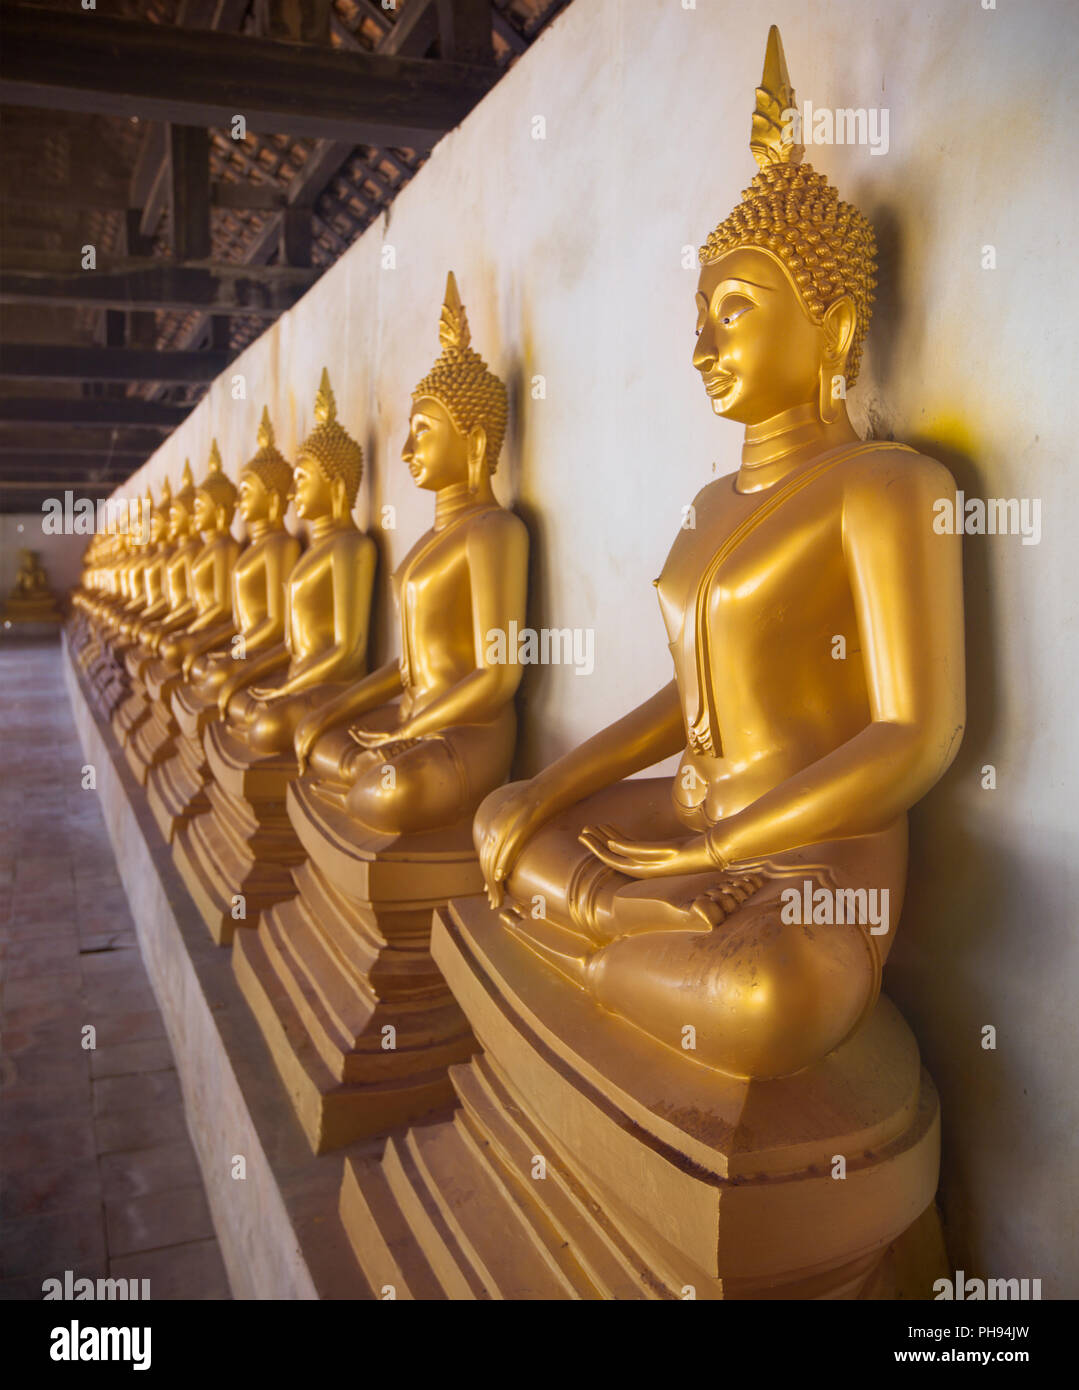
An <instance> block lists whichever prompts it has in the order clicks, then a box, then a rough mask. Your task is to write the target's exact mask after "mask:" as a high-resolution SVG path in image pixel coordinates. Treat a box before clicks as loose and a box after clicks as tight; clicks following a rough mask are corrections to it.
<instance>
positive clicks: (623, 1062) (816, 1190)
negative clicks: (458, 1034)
mask: <svg viewBox="0 0 1079 1390" xmlns="http://www.w3.org/2000/svg"><path fill="white" fill-rule="evenodd" d="M432 951H433V955H434V959H435V961H436V962H437V964H438V965H439V966H440V968H441V970H442V973H443V975H444V976H445V978H446V980H447V982H448V984H449V985H450V988H451V989H452V990H453V993H454V996H455V997H456V999H457V1000H458V1001H459V1003H460V1004H461V1006H462V1008H463V1009H464V1012H465V1014H466V1015H467V1017H468V1020H469V1022H470V1023H471V1025H472V1028H473V1030H474V1032H475V1034H476V1037H477V1038H478V1039H479V1041H480V1043H481V1045H482V1047H483V1051H482V1052H481V1053H480V1054H479V1055H478V1056H476V1057H475V1058H474V1059H473V1061H472V1062H471V1063H470V1064H469V1065H467V1066H459V1067H454V1068H453V1069H452V1071H451V1073H450V1075H451V1077H452V1080H453V1086H454V1090H455V1091H456V1093H457V1098H458V1101H459V1104H460V1108H459V1109H458V1110H457V1111H456V1113H455V1115H454V1116H453V1118H452V1119H450V1120H447V1121H446V1122H444V1123H438V1124H431V1125H427V1126H422V1127H416V1128H412V1129H409V1130H408V1131H407V1132H406V1133H405V1134H404V1135H402V1136H400V1137H396V1138H393V1139H391V1140H390V1141H389V1142H388V1143H387V1145H386V1148H385V1151H384V1153H383V1156H382V1157H381V1159H377V1160H376V1159H373V1158H367V1159H359V1160H349V1161H348V1162H347V1163H346V1171H345V1179H344V1183H343V1186H342V1192H341V1217H342V1220H343V1222H344V1224H345V1228H346V1231H347V1233H348V1237H349V1240H350V1242H351V1244H352V1247H353V1249H354V1251H355V1253H356V1257H357V1260H358V1261H359V1263H360V1266H361V1268H362V1269H363V1272H364V1274H365V1276H366V1278H367V1280H368V1282H369V1283H370V1284H371V1286H372V1289H373V1290H374V1292H375V1294H376V1296H380V1295H381V1296H386V1295H385V1294H384V1293H383V1290H385V1289H386V1288H387V1286H392V1288H393V1291H394V1294H395V1296H396V1297H397V1298H408V1297H411V1298H506V1299H542V1298H556V1299H573V1298H583V1299H613V1298H619V1299H638V1298H674V1299H681V1298H687V1297H695V1298H709V1299H718V1298H742V1299H750V1298H752V1299H759V1298H772V1299H775V1298H857V1297H880V1296H882V1295H884V1296H887V1290H886V1287H885V1286H886V1285H887V1282H888V1280H887V1278H886V1277H885V1272H884V1265H885V1261H886V1256H887V1254H888V1251H889V1247H890V1246H891V1245H892V1243H893V1242H895V1241H896V1240H897V1238H898V1237H900V1236H901V1235H902V1233H904V1232H905V1231H907V1230H908V1228H910V1227H912V1226H913V1224H914V1223H915V1222H917V1221H918V1219H919V1217H921V1216H922V1214H923V1213H926V1212H927V1209H928V1208H930V1206H931V1203H932V1202H933V1196H934V1193H935V1191H936V1186H937V1171H938V1164H939V1147H940V1121H939V1111H938V1104H937V1095H936V1090H935V1088H934V1086H933V1083H932V1081H931V1080H930V1078H929V1076H928V1074H927V1073H926V1072H925V1071H924V1070H923V1069H922V1067H921V1063H920V1059H919V1055H918V1047H917V1043H916V1042H915V1039H914V1037H913V1035H912V1033H911V1031H910V1029H909V1028H908V1027H907V1025H906V1023H905V1022H904V1021H903V1019H902V1018H901V1017H900V1015H899V1013H898V1011H897V1010H896V1008H895V1006H894V1005H893V1004H892V1003H891V1002H890V1001H889V1000H888V999H886V998H883V997H882V998H881V999H880V1001H879V1002H878V1004H877V1006H876V1009H875V1011H874V1013H873V1014H872V1015H871V1016H870V1018H869V1019H868V1020H867V1022H866V1023H865V1025H864V1026H863V1027H862V1029H861V1030H860V1031H859V1032H858V1033H857V1035H856V1036H855V1037H854V1038H852V1039H851V1040H850V1041H848V1042H847V1043H845V1044H844V1045H843V1046H842V1047H840V1048H838V1049H837V1050H836V1051H835V1052H833V1053H832V1054H831V1055H830V1056H829V1057H827V1058H826V1059H825V1060H824V1061H823V1062H821V1063H819V1064H817V1065H816V1066H814V1067H812V1068H810V1069H809V1070H807V1071H805V1072H802V1073H801V1074H799V1075H797V1076H794V1077H789V1078H786V1079H783V1080H779V1081H767V1082H760V1081H753V1082H749V1081H739V1080H736V1079H733V1078H730V1077H726V1076H723V1075H721V1074H720V1073H718V1072H715V1071H713V1070H710V1069H708V1068H706V1067H703V1066H700V1065H698V1064H697V1063H695V1062H694V1061H693V1060H692V1059H691V1056H690V1055H686V1056H682V1055H680V1054H678V1053H676V1052H674V1051H673V1050H669V1049H667V1048H664V1047H662V1046H657V1045H656V1044H655V1043H654V1042H652V1041H650V1040H649V1039H648V1038H647V1037H646V1036H645V1035H644V1034H642V1033H641V1032H639V1031H638V1030H637V1029H635V1028H633V1027H632V1026H631V1025H629V1024H626V1023H624V1022H622V1021H621V1020H619V1019H617V1018H615V1017H614V1016H613V1015H611V1014H609V1013H606V1012H605V1011H603V1010H602V1009H600V1008H599V1007H598V1006H597V1005H596V1004H594V1003H593V1002H592V1001H591V1000H590V999H589V998H588V996H587V995H585V994H584V993H583V992H582V991H578V990H575V989H572V988H568V987H567V986H566V984H565V982H564V981H562V980H561V979H560V978H559V977H558V976H557V975H556V974H555V973H554V972H553V971H550V970H548V969H546V968H542V969H537V966H536V960H535V957H534V956H533V955H532V954H531V953H530V952H528V951H527V950H526V949H525V948H524V947H523V946H522V945H521V944H520V943H519V942H518V941H517V940H516V939H515V938H514V936H513V935H512V933H510V932H509V931H507V930H506V929H505V928H504V927H503V926H502V924H501V923H500V922H499V919H498V917H497V915H496V914H494V913H492V912H491V911H490V910H489V909H488V907H487V906H486V904H485V903H484V902H483V900H482V899H470V900H468V901H466V902H453V903H451V904H450V906H449V908H448V910H447V911H446V912H444V913H436V919H435V926H434V928H433V931H432ZM839 1158H842V1159H843V1165H842V1166H841V1165H840V1164H839V1162H838V1159H839ZM840 1171H844V1172H845V1176H842V1177H839V1176H835V1174H837V1173H839V1172H840ZM927 1219H929V1220H932V1221H933V1222H934V1223H935V1211H933V1212H931V1213H930V1214H929V1215H928V1216H927ZM924 1296H928V1288H927V1289H926V1292H925V1294H924Z"/></svg>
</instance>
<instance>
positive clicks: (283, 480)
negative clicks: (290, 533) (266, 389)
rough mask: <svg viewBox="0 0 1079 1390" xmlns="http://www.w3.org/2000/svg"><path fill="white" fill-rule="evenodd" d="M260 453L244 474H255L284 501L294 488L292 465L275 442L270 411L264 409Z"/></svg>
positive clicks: (259, 441) (261, 423)
mask: <svg viewBox="0 0 1079 1390" xmlns="http://www.w3.org/2000/svg"><path fill="white" fill-rule="evenodd" d="M258 445H259V447H258V452H257V453H256V454H255V455H254V457H253V458H250V459H248V461H247V462H246V463H245V464H244V467H243V471H244V473H251V474H253V475H254V476H255V477H256V478H257V479H258V480H259V482H260V483H261V484H262V486H263V487H264V488H265V489H266V491H267V492H270V493H276V494H277V496H278V497H280V498H281V499H282V500H283V499H284V498H286V497H287V496H288V493H289V488H290V487H291V486H292V465H291V464H290V463H289V461H288V459H286V458H285V456H284V454H282V452H281V450H280V449H279V448H278V447H277V445H276V443H275V442H274V434H273V424H272V423H271V421H270V411H269V408H268V407H267V406H263V407H262V419H261V420H260V421H259V430H258Z"/></svg>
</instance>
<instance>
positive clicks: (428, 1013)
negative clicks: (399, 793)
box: [233, 778, 482, 1153]
mask: <svg viewBox="0 0 1079 1390" xmlns="http://www.w3.org/2000/svg"><path fill="white" fill-rule="evenodd" d="M312 786H313V784H312V782H311V780H310V779H306V778H304V779H300V780H299V781H296V782H293V783H292V785H291V786H290V787H289V790H288V813H289V818H290V820H291V822H292V825H293V828H294V830H295V832H296V834H297V836H298V837H299V840H300V843H301V844H302V846H303V848H304V851H305V852H306V854H307V856H308V857H307V859H306V861H305V862H304V863H303V864H302V865H301V866H300V867H298V868H297V869H296V870H294V872H293V878H294V880H295V886H296V888H297V889H298V890H299V893H298V896H296V897H294V898H292V899H291V900H289V901H287V902H283V903H280V904H278V905H277V906H276V907H273V908H271V909H270V910H269V911H268V912H265V913H264V914H263V915H262V917H261V919H260V921H259V924H258V931H257V932H243V933H240V934H239V935H238V936H237V938H236V941H235V943H234V948H233V965H234V968H235V970H236V975H237V978H238V980H239V982H240V987H241V989H242V990H243V992H244V995H245V996H246V998H247V1001H248V1003H249V1004H250V1005H251V1008H252V1010H253V1011H254V1013H255V1016H256V1018H257V1019H258V1022H259V1025H260V1027H261V1029H262V1032H263V1035H264V1037H265V1038H266V1041H267V1043H268V1045H269V1047H270V1051H271V1053H272V1054H273V1058H274V1062H275V1064H276V1066H277V1069H278V1071H279V1073H280V1075H281V1077H282V1080H283V1081H284V1083H285V1085H286V1087H287V1089H288V1092H289V1095H290V1096H291V1098H292V1102H293V1105H294V1106H295V1108H296V1113H297V1115H298V1116H299V1119H300V1123H301V1124H302V1126H303V1129H304V1132H305V1133H306V1135H307V1138H308V1140H309V1141H310V1144H311V1147H312V1149H313V1150H314V1151H315V1152H316V1153H324V1152H326V1151H327V1150H329V1149H333V1148H336V1147H338V1146H340V1145H342V1144H347V1143H350V1142H351V1141H353V1140H355V1139H360V1138H364V1137H366V1136H370V1135H373V1134H379V1133H384V1132H385V1131H387V1130H389V1129H391V1128H393V1127H394V1126H397V1125H403V1124H407V1123H409V1122H410V1121H412V1120H414V1119H417V1118H419V1117H420V1116H422V1115H427V1114H431V1113H432V1112H434V1111H436V1110H438V1109H439V1108H441V1107H444V1106H447V1105H449V1104H450V1103H451V1102H452V1099H453V1092H452V1088H451V1087H450V1084H449V1081H448V1079H447V1068H448V1067H449V1066H450V1065H451V1064H452V1063H455V1062H462V1061H464V1060H465V1059H466V1058H468V1057H469V1056H471V1054H472V1053H473V1052H474V1051H475V1042H474V1040H473V1038H472V1034H471V1032H470V1031H469V1028H468V1024H467V1022H466V1021H465V1019H464V1016H463V1015H462V1013H461V1011H460V1009H459V1008H458V1007H457V1005H456V1003H455V1002H454V1000H453V997H452V996H451V994H450V991H449V990H448V988H447V987H446V984H445V981H444V980H443V979H442V976H441V974H440V973H439V971H438V968H437V967H436V966H435V964H434V962H433V961H432V959H431V953H430V925H431V914H432V910H433V908H434V907H435V906H440V905H442V904H444V903H445V902H446V901H447V900H448V898H450V897H452V896H457V895H460V894H468V893H478V892H479V891H480V890H481V888H482V880H481V877H480V872H479V865H478V863H477V861H476V856H475V853H474V850H473V848H472V841H471V824H470V822H469V823H462V824H461V825H460V826H458V827H456V828H454V829H451V830H443V831H438V832H432V833H429V834H426V835H409V836H389V835H379V834H377V833H375V832H374V831H372V832H371V833H370V835H369V837H368V838H367V839H365V840H358V839H357V837H356V829H357V827H356V822H355V821H354V820H351V819H350V818H349V817H347V816H346V815H344V814H343V813H342V812H340V811H338V810H336V809H335V808H334V807H333V806H331V805H329V804H328V803H326V802H325V801H324V800H323V799H322V798H321V797H319V796H318V795H317V794H316V793H315V792H314V791H313V790H312Z"/></svg>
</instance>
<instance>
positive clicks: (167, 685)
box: [117, 441, 236, 786]
mask: <svg viewBox="0 0 1079 1390" xmlns="http://www.w3.org/2000/svg"><path fill="white" fill-rule="evenodd" d="M222 481H223V482H224V483H225V484H227V486H228V488H232V484H231V482H229V480H228V479H227V478H225V477H224V475H223V474H222V473H221V470H220V458H219V457H218V456H217V444H216V441H215V442H214V443H213V444H212V445H211V449H210V459H209V467H208V471H207V478H206V480H205V482H204V483H203V484H201V485H200V487H199V488H198V489H196V487H195V485H194V480H193V479H192V477H191V470H190V466H189V464H188V463H186V462H185V464H184V472H183V475H182V477H181V487H180V491H179V492H177V493H176V494H175V496H174V497H173V499H172V505H171V507H170V509H169V529H168V538H169V540H170V541H171V542H172V549H171V551H170V554H169V558H168V561H167V564H166V567H165V586H166V591H167V596H168V609H167V611H166V612H165V613H164V614H163V615H162V616H161V617H160V618H157V619H153V618H152V617H151V615H150V614H149V613H145V614H144V615H143V616H142V618H140V619H139V620H138V621H137V622H136V623H135V626H134V637H135V643H134V644H133V646H132V647H131V648H130V649H129V651H128V652H127V654H126V656H125V658H124V665H125V667H126V669H127V672H128V675H129V676H130V677H131V681H132V695H131V696H130V697H129V699H128V700H126V701H125V702H124V705H123V706H121V710H120V711H118V712H117V715H118V718H120V717H123V719H124V724H125V727H126V728H127V734H128V736H127V740H126V742H125V745H124V754H125V757H126V758H127V761H128V765H129V766H130V768H131V770H132V772H133V773H134V774H135V777H136V778H137V780H138V781H139V783H140V785H142V786H145V785H146V781H147V778H148V777H149V773H150V769H151V768H152V767H154V766H156V765H157V763H159V762H160V761H161V760H162V759H163V758H165V757H167V756H168V755H169V753H170V752H171V751H172V739H173V737H174V735H175V732H176V730H175V724H174V722H173V720H172V716H171V713H170V711H169V707H168V701H169V697H170V695H171V692H172V689H173V688H174V686H175V684H176V683H177V682H178V681H179V680H180V662H181V660H182V659H183V654H184V653H183V649H182V647H181V646H180V645H179V644H178V643H177V642H175V641H174V640H173V639H174V637H177V636H182V635H183V634H184V633H185V632H186V629H187V628H188V627H189V626H191V625H192V624H193V623H195V622H197V621H198V619H199V618H200V616H201V615H202V612H203V611H204V610H206V611H209V610H211V609H212V610H214V611H215V616H216V610H217V609H218V608H219V605H220V588H219V587H218V586H219V584H220V583H221V580H220V578H219V577H215V576H214V575H213V571H212V567H211V572H210V574H209V575H207V573H206V571H205V569H204V570H203V571H202V573H201V576H200V580H199V581H196V578H195V564H196V561H197V560H198V558H199V557H200V556H201V554H202V553H203V551H204V550H205V549H206V548H207V546H215V543H216V544H217V545H220V544H221V543H222V540H223V538H222V537H220V536H219V535H218V531H217V525H216V513H215V509H216V507H217V504H218V497H219V495H221V483H222ZM207 483H208V484H209V486H210V491H209V493H207V491H206V490H205V489H206V484H207ZM200 494H201V496H200ZM208 501H209V502H212V503H213V506H212V507H210V506H208V505H207V503H208ZM230 521H231V511H230ZM200 524H201V525H205V526H207V528H208V529H207V532H206V536H205V537H204V536H203V533H202V532H200V530H199V529H198V527H199V525H200ZM226 544H227V547H228V549H227V553H228V554H231V555H232V556H235V549H236V546H235V542H234V541H233V540H232V538H231V536H229V537H228V538H227V542H226ZM223 583H224V592H225V593H226V594H227V593H228V575H227V574H226V575H225V577H224V580H223ZM132 709H134V710H135V712H136V713H135V716H134V717H133V718H129V716H128V715H127V714H126V713H125V714H123V715H122V712H123V711H129V710H132Z"/></svg>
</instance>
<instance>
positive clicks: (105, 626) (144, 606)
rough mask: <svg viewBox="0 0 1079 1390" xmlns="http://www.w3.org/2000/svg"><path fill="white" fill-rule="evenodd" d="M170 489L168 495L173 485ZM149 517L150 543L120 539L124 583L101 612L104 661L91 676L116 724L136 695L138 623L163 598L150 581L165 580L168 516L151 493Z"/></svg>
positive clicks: (98, 613) (120, 572)
mask: <svg viewBox="0 0 1079 1390" xmlns="http://www.w3.org/2000/svg"><path fill="white" fill-rule="evenodd" d="M165 489H166V493H167V489H168V484H167V482H166V484H165ZM145 514H146V517H147V518H148V528H147V535H146V537H145V538H144V539H143V538H140V539H136V538H135V537H134V536H133V535H131V534H130V532H129V533H127V534H124V533H121V534H120V535H119V536H117V537H115V538H114V539H115V541H116V542H117V543H118V544H117V545H115V546H114V547H113V549H114V553H115V554H116V555H117V556H118V557H119V558H118V559H117V560H116V561H115V562H114V563H115V568H116V570H118V580H117V581H116V582H115V587H116V588H117V593H116V594H115V596H114V597H113V598H111V599H110V600H109V601H106V602H102V603H100V604H98V605H97V606H96V608H95V621H96V622H97V624H98V626H99V628H100V630H101V633H102V637H103V641H102V643H101V649H100V652H101V655H100V660H99V661H98V662H97V663H96V665H95V666H94V667H93V668H92V669H88V670H87V675H88V678H89V679H90V681H91V684H92V687H93V691H94V694H95V696H96V701H97V705H98V708H99V709H100V710H102V712H103V713H105V714H106V715H107V716H109V717H110V718H111V717H112V716H113V715H114V714H115V711H116V710H117V708H118V707H119V705H120V703H121V702H122V701H123V700H124V699H126V698H127V696H128V695H129V693H130V678H129V676H128V673H127V670H126V667H125V664H124V663H125V658H126V655H127V652H128V651H129V649H130V647H131V632H132V630H133V627H134V623H135V622H136V621H137V620H138V619H139V618H141V617H142V616H144V615H145V614H146V613H147V611H148V610H149V609H150V607H151V605H152V602H153V601H155V600H156V598H157V597H159V596H160V590H161V582H160V578H159V577H155V578H154V579H151V580H148V578H147V576H148V573H149V572H150V571H151V570H152V571H153V574H154V576H160V575H161V574H163V568H164V567H163V562H162V559H161V554H160V552H161V540H162V536H163V534H164V530H165V526H166V523H167V512H164V513H163V512H162V511H161V509H160V508H158V507H155V506H154V501H153V496H152V494H151V493H150V491H149V489H147V492H146V497H145Z"/></svg>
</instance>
